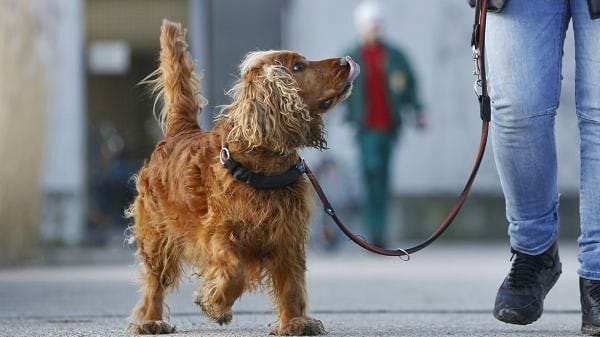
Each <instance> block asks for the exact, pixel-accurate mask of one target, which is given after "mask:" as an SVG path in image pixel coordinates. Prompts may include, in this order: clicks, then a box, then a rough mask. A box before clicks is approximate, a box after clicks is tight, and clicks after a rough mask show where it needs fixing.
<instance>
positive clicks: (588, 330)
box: [581, 323, 600, 336]
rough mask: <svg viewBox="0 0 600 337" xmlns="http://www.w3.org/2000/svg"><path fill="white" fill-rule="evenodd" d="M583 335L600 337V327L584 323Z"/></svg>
mask: <svg viewBox="0 0 600 337" xmlns="http://www.w3.org/2000/svg"><path fill="white" fill-rule="evenodd" d="M581 333H583V334H585V335H588V336H600V326H596V325H591V324H587V323H582V324H581Z"/></svg>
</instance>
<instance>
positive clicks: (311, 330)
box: [271, 317, 327, 336]
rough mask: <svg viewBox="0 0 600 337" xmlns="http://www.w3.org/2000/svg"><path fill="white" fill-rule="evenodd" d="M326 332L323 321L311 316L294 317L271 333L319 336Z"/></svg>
mask: <svg viewBox="0 0 600 337" xmlns="http://www.w3.org/2000/svg"><path fill="white" fill-rule="evenodd" d="M326 333H327V331H325V327H324V326H323V322H321V321H319V320H318V319H314V318H310V317H296V318H292V319H291V320H290V321H289V322H287V323H286V324H280V325H279V326H277V327H275V329H273V331H271V335H277V336H317V335H324V334H326Z"/></svg>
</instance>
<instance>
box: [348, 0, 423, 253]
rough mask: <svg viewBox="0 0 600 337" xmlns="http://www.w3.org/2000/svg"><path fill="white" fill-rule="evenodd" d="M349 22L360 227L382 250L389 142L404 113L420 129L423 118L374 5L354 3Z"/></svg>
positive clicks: (402, 60)
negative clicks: (353, 32) (354, 40)
mask: <svg viewBox="0 0 600 337" xmlns="http://www.w3.org/2000/svg"><path fill="white" fill-rule="evenodd" d="M354 16H355V23H356V27H357V29H358V31H359V32H360V35H361V40H360V42H359V43H358V45H356V46H354V47H352V48H351V49H350V51H348V52H347V53H346V54H347V55H350V56H351V57H352V59H354V60H355V61H356V62H358V63H359V64H360V65H361V72H362V74H363V76H360V77H359V78H358V79H357V80H356V81H355V82H354V89H353V91H352V95H351V96H350V97H349V98H348V99H347V101H346V106H347V115H346V119H347V120H348V121H349V122H350V123H351V124H352V125H353V126H354V127H355V129H356V131H357V133H356V141H357V144H358V148H359V155H360V163H361V173H362V178H363V181H364V189H365V193H364V202H363V207H362V213H363V221H364V223H365V224H366V227H367V231H368V234H369V240H370V241H371V242H372V243H374V244H375V245H379V246H381V245H385V226H386V222H387V214H388V207H387V205H388V199H389V185H390V182H389V166H390V157H391V153H392V148H393V145H394V142H395V140H396V139H397V136H398V133H399V132H400V127H401V125H402V122H403V119H404V118H403V117H404V115H405V114H406V113H409V112H413V113H415V114H416V116H417V122H418V125H419V126H421V127H424V126H425V116H424V114H423V113H422V110H423V109H422V104H421V101H420V99H419V95H418V93H417V85H416V79H415V76H414V72H413V71H412V68H411V66H410V64H409V62H408V59H407V58H406V56H405V55H404V54H403V53H402V52H401V51H400V50H399V49H398V48H396V47H394V46H392V45H391V44H390V43H389V42H388V41H385V40H384V39H383V37H382V31H383V10H382V8H381V6H380V5H379V3H377V2H376V1H373V0H370V1H364V2H362V3H360V4H359V5H358V6H357V7H356V9H355V12H354Z"/></svg>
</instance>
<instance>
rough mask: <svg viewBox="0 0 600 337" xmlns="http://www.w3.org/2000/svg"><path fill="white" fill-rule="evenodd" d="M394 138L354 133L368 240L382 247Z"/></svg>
mask: <svg viewBox="0 0 600 337" xmlns="http://www.w3.org/2000/svg"><path fill="white" fill-rule="evenodd" d="M394 139H395V135H394V134H393V133H392V132H379V131H374V130H368V129H361V130H360V131H359V132H358V134H357V140H358V144H359V147H360V148H359V150H360V163H361V173H362V178H363V182H364V187H365V194H364V199H363V209H362V212H363V220H364V223H365V224H366V225H367V228H366V229H367V231H368V234H369V240H371V241H372V242H375V243H378V244H382V243H384V242H383V241H384V239H385V227H386V223H387V219H388V201H389V200H388V199H389V171H390V157H391V155H392V146H393V144H394Z"/></svg>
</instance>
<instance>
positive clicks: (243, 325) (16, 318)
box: [0, 240, 580, 337]
mask: <svg viewBox="0 0 600 337" xmlns="http://www.w3.org/2000/svg"><path fill="white" fill-rule="evenodd" d="M565 241H566V240H565ZM575 254H576V245H575V243H574V242H562V246H561V258H562V261H563V275H562V277H561V279H560V280H559V282H558V283H557V285H556V287H555V289H553V291H552V292H551V293H550V295H549V296H548V298H547V300H546V311H545V314H544V316H543V317H542V318H541V319H540V320H539V321H538V322H536V323H534V324H531V325H528V326H515V325H508V324H503V323H501V322H498V321H496V320H495V319H494V318H493V317H492V315H491V308H492V305H493V301H494V296H495V292H496V289H497V287H498V285H499V283H500V281H501V279H502V278H503V277H504V274H505V273H506V272H507V270H508V268H509V262H508V259H509V258H510V253H509V252H508V247H507V246H505V245H498V244H459V243H451V242H450V243H443V244H434V246H433V247H432V248H429V249H427V250H425V251H423V252H421V253H418V254H416V255H414V256H413V258H412V260H411V261H410V262H402V261H400V260H399V259H397V258H385V257H376V256H372V255H366V254H364V253H362V252H359V250H358V248H350V247H344V250H343V252H342V253H337V254H333V255H327V254H323V253H316V252H313V253H311V254H310V256H309V266H308V269H309V272H308V282H309V296H310V305H311V312H312V313H313V315H314V316H315V317H316V318H319V319H321V320H322V321H323V323H324V325H325V327H326V329H327V330H328V332H329V334H328V335H329V336H578V335H580V334H579V325H580V313H579V299H578V296H579V294H578V286H577V275H576V269H577V261H576V256H575ZM135 275H136V274H135V266H134V265H133V263H129V264H120V265H112V266H107V265H96V266H71V267H51V266H44V267H29V268H21V269H9V270H0V336H23V337H25V336H27V337H34V336H126V335H127V334H126V333H125V332H124V330H123V328H124V326H125V322H126V318H127V316H128V313H129V311H130V310H131V308H132V306H133V305H134V303H135V302H136V300H137V296H138V293H137V286H136V284H135ZM196 283H197V281H196V280H195V279H194V277H192V276H190V277H188V278H186V279H185V280H184V282H183V283H182V285H181V287H180V288H179V290H178V291H176V292H175V293H174V294H172V295H171V296H169V298H168V304H169V306H170V308H171V316H172V321H173V322H174V323H175V324H176V326H177V329H178V333H177V334H175V336H265V335H267V334H268V332H269V331H270V330H269V324H271V323H272V322H273V321H274V320H275V316H274V314H273V313H272V311H271V305H270V303H269V300H268V298H267V296H266V295H264V294H262V293H257V294H251V295H246V296H244V297H243V298H242V299H241V300H240V301H239V302H238V303H237V304H236V306H235V307H234V318H233V321H232V323H231V324H229V325H227V326H222V327H221V326H219V325H217V324H215V323H212V322H210V321H209V320H207V319H206V318H205V317H203V316H201V315H200V314H199V311H198V309H197V307H196V306H195V305H194V304H193V303H192V291H193V289H195V286H196Z"/></svg>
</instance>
